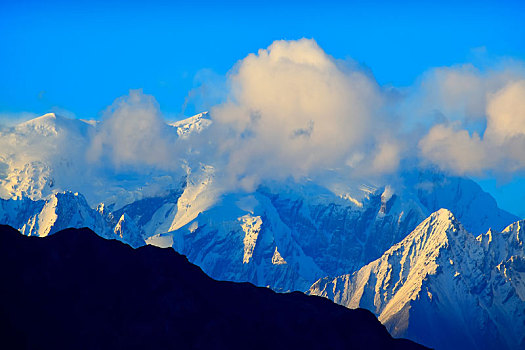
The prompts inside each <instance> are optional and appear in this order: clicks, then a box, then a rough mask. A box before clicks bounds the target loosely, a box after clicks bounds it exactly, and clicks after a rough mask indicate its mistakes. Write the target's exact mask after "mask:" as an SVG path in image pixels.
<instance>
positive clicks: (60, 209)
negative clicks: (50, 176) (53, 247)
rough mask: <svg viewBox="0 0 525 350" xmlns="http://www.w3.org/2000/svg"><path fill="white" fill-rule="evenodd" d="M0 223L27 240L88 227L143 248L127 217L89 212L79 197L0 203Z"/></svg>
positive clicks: (139, 233)
mask: <svg viewBox="0 0 525 350" xmlns="http://www.w3.org/2000/svg"><path fill="white" fill-rule="evenodd" d="M0 222H1V223H2V224H5V225H10V226H12V227H15V228H17V229H18V230H19V231H20V232H21V233H22V234H24V235H27V236H38V237H45V236H48V235H52V234H54V233H56V232H58V231H60V230H63V229H65V228H81V227H88V228H90V229H92V230H94V231H96V232H97V233H98V234H99V235H100V236H102V237H104V238H114V239H118V240H121V241H123V242H125V243H128V244H129V245H131V246H132V247H139V246H141V245H144V239H143V238H142V231H141V230H140V229H139V228H138V227H137V226H136V225H135V223H134V222H133V221H132V220H130V219H129V217H128V216H127V215H126V214H122V216H120V217H119V218H118V219H115V217H114V216H113V214H112V213H110V212H107V211H105V210H104V207H103V206H102V205H101V206H99V207H98V208H96V209H92V208H91V207H90V206H89V205H88V203H87V201H86V199H85V198H84V196H82V195H81V194H79V193H72V192H59V193H55V194H53V195H50V196H48V197H47V198H46V199H40V200H36V201H34V200H31V199H29V198H23V199H20V200H17V199H8V200H3V199H0Z"/></svg>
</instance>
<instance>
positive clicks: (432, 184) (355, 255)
mask: <svg viewBox="0 0 525 350" xmlns="http://www.w3.org/2000/svg"><path fill="white" fill-rule="evenodd" d="M211 123H212V121H211V119H210V117H209V116H208V114H207V113H203V114H199V115H196V116H194V117H191V118H189V119H186V120H183V121H180V122H177V123H174V124H172V125H170V126H168V127H169V128H173V130H175V131H176V132H174V133H173V137H175V138H177V137H179V138H189V137H191V135H193V134H195V133H200V132H202V131H203V130H205V128H206V127H208V126H209V125H210V124H211ZM97 127H98V126H97V123H94V122H88V121H81V120H70V119H67V118H63V117H59V116H56V115H54V114H48V115H45V116H43V117H40V118H37V119H34V120H32V121H29V122H26V123H23V124H20V125H19V126H16V127H14V128H10V129H7V130H4V131H2V137H1V138H0V140H2V142H3V143H6V144H8V145H10V146H9V147H6V148H2V149H1V151H0V156H1V157H2V159H0V161H2V162H3V163H2V164H3V165H2V167H0V169H4V171H3V176H2V177H1V178H0V188H2V191H3V192H2V193H3V195H2V197H3V198H5V200H4V201H2V208H3V209H2V212H0V215H3V216H4V217H6V218H9V220H8V219H5V220H4V221H3V222H2V223H5V224H10V225H12V226H14V227H16V228H18V229H19V230H21V232H23V233H25V234H29V235H40V236H43V235H47V234H50V233H53V232H56V230H59V229H63V228H66V227H82V226H87V227H90V228H92V229H93V230H94V231H95V232H99V234H101V235H103V236H106V237H110V236H111V237H113V236H115V237H117V238H118V239H121V240H122V241H124V242H128V243H129V244H131V245H132V246H139V245H141V244H144V240H146V241H147V242H148V243H149V244H154V245H159V246H172V247H173V248H175V249H176V250H177V251H179V252H181V253H183V254H185V255H187V256H188V258H189V259H190V261H192V262H193V263H196V264H197V265H199V266H201V267H202V268H203V270H204V271H205V272H206V273H208V274H209V275H211V276H212V277H214V278H216V279H221V280H234V281H248V282H252V283H254V284H256V285H260V286H270V287H272V288H274V289H276V290H306V289H308V288H309V286H310V285H311V284H312V283H314V282H315V281H316V280H317V279H319V278H321V277H325V276H337V275H341V274H344V273H348V272H352V271H355V270H357V269H359V268H360V267H362V266H363V265H365V264H367V263H369V262H371V261H373V260H374V259H377V258H378V257H380V256H381V254H382V253H383V252H384V251H385V250H386V249H388V248H389V247H390V246H392V244H395V243H397V242H399V241H401V240H402V239H403V238H404V237H405V235H406V233H407V232H410V231H411V230H413V229H414V228H415V227H416V226H417V225H418V224H419V223H420V222H421V221H422V220H424V219H425V218H426V217H427V216H428V215H429V214H430V213H432V212H433V211H435V210H437V209H439V208H441V207H444V208H448V209H450V210H451V211H452V212H454V213H457V214H456V215H457V217H458V218H459V219H460V220H461V221H462V222H464V223H465V226H466V227H467V229H468V230H469V231H471V232H474V233H476V234H478V233H481V232H485V231H486V230H487V229H488V228H490V227H492V228H493V229H495V230H501V229H503V227H505V226H506V225H508V224H510V223H511V222H514V221H516V220H518V218H517V217H515V216H513V215H511V214H509V213H507V212H505V211H503V210H501V209H499V208H498V207H497V205H496V202H495V201H494V199H493V198H492V197H491V196H490V195H488V194H487V193H485V192H483V191H482V190H481V188H480V187H479V186H478V185H477V184H475V183H474V182H473V181H471V180H468V179H462V178H457V177H448V176H445V175H443V174H440V173H438V172H434V171H422V172H414V173H407V174H402V179H401V180H402V181H401V183H402V185H399V184H397V185H396V186H391V185H389V184H382V185H373V184H362V183H359V182H356V183H352V184H349V183H348V182H346V181H345V180H341V179H335V180H334V179H332V178H330V177H329V176H327V177H326V179H329V180H328V181H326V183H323V184H318V183H315V182H313V181H311V180H305V181H302V182H301V181H292V180H288V181H284V182H280V183H277V182H272V183H265V184H264V185H262V186H260V187H259V188H258V189H257V190H256V191H254V192H252V193H244V192H241V193H224V192H222V191H221V189H220V187H219V186H217V185H216V181H215V169H214V168H213V167H212V166H210V165H204V164H199V165H198V166H194V167H193V168H190V167H189V165H188V164H183V166H182V168H184V174H178V173H175V174H173V173H162V172H157V173H155V172H138V173H137V172H135V173H129V174H124V175H125V176H122V174H115V173H114V172H111V171H107V169H104V168H97V167H95V166H92V165H91V164H89V163H88V164H87V165H86V164H80V165H79V164H78V163H79V162H80V161H81V160H82V159H85V157H84V158H82V150H84V151H85V149H89V147H87V146H86V145H87V144H88V143H89V138H90V134H91V133H93V132H95V131H96V128H97ZM64 138H68V139H71V138H72V139H74V140H75V142H74V145H76V146H75V147H78V149H73V150H71V152H65V153H64V152H58V151H57V150H58V148H59V147H60V145H61V142H62V141H61V140H63V139H64ZM28 143H36V144H37V145H40V144H42V147H41V148H42V150H43V151H42V154H39V155H38V157H37V156H36V155H31V154H23V152H21V151H20V150H22V151H23V150H26V149H31V150H33V149H34V147H33V148H28V147H26V146H27V144H28ZM44 146H45V147H44ZM46 147H47V148H46ZM39 148H40V147H38V149H39ZM73 148H74V147H73ZM57 154H58V155H60V157H58V158H59V159H58V160H57V159H56V158H57ZM68 190H73V191H75V192H80V193H82V195H81V194H79V195H77V196H74V195H72V194H71V193H69V192H68ZM64 191H65V192H64ZM83 195H84V196H85V198H86V199H84V196H83ZM15 198H16V199H21V200H19V201H16V204H13V199H15ZM28 198H30V199H33V200H32V201H30V200H28ZM57 198H60V199H57ZM80 198H82V200H80ZM55 202H56V204H53V203H55ZM99 203H100V204H99ZM13 207H17V208H18V209H16V210H15V211H17V213H18V214H16V215H15V214H13V209H12V208H13ZM63 207H64V208H68V209H61V208H63ZM13 217H16V220H15V219H14V218H13Z"/></svg>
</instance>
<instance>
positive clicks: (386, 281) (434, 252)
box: [309, 209, 525, 349]
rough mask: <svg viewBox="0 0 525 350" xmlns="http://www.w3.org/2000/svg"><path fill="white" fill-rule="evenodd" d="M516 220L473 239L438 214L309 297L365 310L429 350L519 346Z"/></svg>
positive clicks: (522, 324) (522, 314)
mask: <svg viewBox="0 0 525 350" xmlns="http://www.w3.org/2000/svg"><path fill="white" fill-rule="evenodd" d="M522 225H523V222H517V223H515V224H512V225H511V226H509V227H508V228H507V229H505V230H504V231H503V232H502V233H494V232H492V231H489V232H488V233H486V234H483V235H480V236H478V237H477V238H475V237H474V236H473V235H471V234H470V233H468V232H467V231H466V230H465V229H464V228H463V226H462V225H461V224H460V223H459V222H458V221H457V220H456V219H455V218H454V216H453V214H452V213H451V212H450V211H448V210H445V209H441V210H439V211H437V212H435V213H433V214H432V215H431V216H430V217H429V218H427V219H426V220H425V221H423V222H422V223H421V224H420V225H419V226H418V227H417V228H416V229H415V230H414V231H413V232H411V233H410V234H409V235H408V236H407V237H406V238H405V239H403V240H402V241H401V242H400V243H398V244H395V245H394V246H392V247H391V248H390V249H388V250H387V251H386V252H385V253H384V254H383V255H382V256H381V258H379V259H377V260H375V261H373V262H372V263H370V264H368V265H366V266H364V267H362V268H361V269H359V270H358V271H356V272H354V273H353V274H348V275H343V276H340V277H337V278H335V279H334V278H323V279H321V280H319V281H317V282H316V283H314V284H313V285H312V286H311V288H310V290H309V293H310V294H313V295H320V296H324V297H327V298H330V299H332V300H334V301H335V302H336V303H339V304H342V305H344V306H347V307H349V308H357V307H362V308H366V309H369V310H371V311H372V312H374V313H375V314H376V315H377V316H378V317H379V320H380V321H381V322H382V323H383V324H385V325H386V326H387V328H388V329H389V330H390V332H391V333H392V334H393V335H394V336H405V337H408V338H410V339H413V340H416V341H419V342H421V343H423V344H425V345H427V346H432V347H436V348H437V349H450V348H457V349H459V348H470V349H491V348H495V347H498V348H508V349H515V348H519V347H522V346H523V345H524V344H525V342H524V336H525V298H524V293H525V288H524V283H523V281H524V277H525V275H524V272H525V269H523V266H524V264H523V262H524V261H525V260H524V250H523V244H522V243H521V242H522V240H521V238H522V237H523V233H522V232H523V231H522V228H521V227H522Z"/></svg>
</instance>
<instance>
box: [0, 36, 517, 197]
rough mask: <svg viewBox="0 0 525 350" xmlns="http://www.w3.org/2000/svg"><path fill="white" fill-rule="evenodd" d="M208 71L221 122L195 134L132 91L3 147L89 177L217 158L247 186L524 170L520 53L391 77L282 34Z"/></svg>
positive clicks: (169, 170) (222, 174) (223, 177)
mask: <svg viewBox="0 0 525 350" xmlns="http://www.w3.org/2000/svg"><path fill="white" fill-rule="evenodd" d="M206 76H208V77H212V79H209V80H208V81H207V80H206V78H205V77H206ZM199 79H201V80H203V86H201V88H197V89H194V90H192V92H191V93H190V96H189V99H197V100H199V101H200V103H203V101H213V105H212V106H210V108H209V111H210V116H211V119H212V121H213V123H212V124H211V125H210V126H208V127H207V128H206V130H203V131H202V132H200V133H194V134H192V135H191V137H185V138H179V137H177V132H176V129H175V128H174V127H172V126H169V125H168V124H167V123H166V120H165V118H164V116H163V115H162V113H161V110H160V107H159V106H158V104H157V102H156V101H155V98H154V97H153V96H149V95H146V94H144V93H143V92H142V91H141V90H132V91H130V93H129V95H126V96H123V97H120V98H118V99H116V100H115V102H114V103H113V104H112V105H111V106H109V107H108V109H107V110H106V111H104V112H103V114H102V119H101V120H100V121H98V122H97V123H96V125H92V127H90V128H87V129H89V130H88V131H82V130H80V129H78V128H77V127H75V128H77V129H78V130H77V131H76V132H75V133H74V135H76V136H74V137H72V138H71V137H69V136H68V137H59V136H56V135H55V136H54V137H47V136H46V137H44V138H37V137H33V138H30V139H28V140H26V141H24V140H23V139H22V138H20V137H18V136H17V135H16V133H10V132H4V133H3V134H2V135H3V136H2V139H1V140H0V146H1V147H2V149H3V150H4V152H3V153H2V154H0V157H3V158H2V159H4V161H5V164H7V163H9V162H8V161H7V160H6V159H7V158H9V157H11V158H13V157H12V155H13V154H15V153H18V154H25V155H26V156H27V157H29V158H31V159H32V160H46V159H47V160H49V161H50V162H52V163H53V164H54V165H53V167H55V166H61V167H62V168H61V169H63V173H67V174H69V175H70V174H72V173H74V172H75V171H76V173H77V174H79V175H78V176H77V177H83V178H85V181H84V182H85V183H89V182H90V181H91V180H90V178H89V174H91V175H92V177H93V178H96V177H100V176H101V174H105V173H107V172H108V171H109V172H110V173H111V174H112V175H114V174H119V173H124V174H128V175H129V174H130V173H139V174H143V175H144V174H146V175H147V176H150V177H151V176H153V175H152V174H156V175H155V176H157V175H159V174H169V175H170V176H172V177H171V178H173V179H174V178H177V177H178V176H182V175H183V174H184V172H185V171H188V169H198V168H199V167H201V166H202V165H212V166H214V168H215V172H216V178H217V181H218V182H220V185H221V186H222V187H223V188H224V189H225V190H237V189H239V188H242V189H244V190H248V191H250V190H253V189H254V188H256V186H258V185H259V184H260V183H262V182H264V181H266V180H282V179H286V178H294V179H296V180H299V179H305V178H307V179H310V178H313V179H315V178H317V179H320V178H323V177H324V176H326V174H327V173H337V174H338V175H337V176H338V178H340V179H346V180H352V179H381V178H382V177H384V176H392V175H393V176H395V174H396V173H398V172H400V171H404V170H406V169H404V167H405V166H406V164H410V166H411V167H413V166H416V167H417V166H422V167H426V166H434V167H439V168H440V169H442V170H444V171H447V172H450V173H452V174H459V175H478V176H479V175H491V176H493V175H494V174H496V175H503V176H512V175H513V174H518V175H519V174H523V172H524V170H525V153H523V152H522V150H523V149H525V69H524V66H523V64H522V63H521V62H516V61H510V60H502V61H499V62H497V63H496V64H495V65H494V66H492V67H483V68H479V67H475V66H474V65H472V64H463V65H457V66H452V67H438V68H434V69H431V70H429V71H427V72H424V73H423V74H422V75H421V77H420V79H418V80H417V81H416V82H415V83H414V84H413V85H412V86H410V87H399V88H398V87H392V86H389V87H384V86H380V85H379V84H378V83H377V81H376V80H375V78H374V77H373V75H372V74H371V73H370V71H369V70H367V69H364V68H362V67H361V66H360V65H359V64H357V63H356V62H353V61H350V60H345V61H342V60H337V59H335V58H333V57H331V56H330V55H328V54H327V53H325V52H324V51H323V49H322V48H320V47H319V46H318V45H317V43H316V42H315V41H314V40H309V39H301V40H296V41H285V40H280V41H275V42H274V43H272V44H271V45H270V46H269V47H268V48H266V49H261V50H259V51H258V52H257V53H254V54H250V55H248V56H247V57H245V58H244V59H242V60H240V61H239V62H237V64H236V65H235V66H234V67H233V68H232V70H231V71H230V72H229V73H228V74H227V76H226V77H224V78H220V77H217V76H216V75H214V74H212V73H210V72H208V73H206V74H203V76H201V77H200V78H199ZM210 91H212V92H213V93H211V96H201V97H199V94H202V95H206V94H210ZM218 100H220V102H217V101H218ZM11 129H12V128H11ZM15 129H16V128H15ZM13 130H14V129H13ZM50 130H51V129H50ZM8 151H9V152H8ZM9 154H11V155H9ZM6 157H7V158H6ZM27 157H26V158H27ZM11 158H10V159H11ZM22 158H23V157H22ZM2 159H0V161H2ZM13 159H14V158H13ZM11 163H12V162H11ZM57 164H58V165H57ZM86 164H87V165H86ZM401 164H402V165H401ZM4 168H5V166H4ZM75 169H76V170H75ZM69 175H68V176H69ZM126 179H129V177H127V178H126Z"/></svg>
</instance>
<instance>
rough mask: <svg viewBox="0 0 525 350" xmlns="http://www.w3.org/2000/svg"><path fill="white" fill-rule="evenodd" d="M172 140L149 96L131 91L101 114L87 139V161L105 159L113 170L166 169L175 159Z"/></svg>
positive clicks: (173, 141)
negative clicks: (98, 122) (99, 120)
mask: <svg viewBox="0 0 525 350" xmlns="http://www.w3.org/2000/svg"><path fill="white" fill-rule="evenodd" d="M175 141H176V140H175V138H174V135H173V133H170V130H169V127H168V126H167V125H166V123H165V121H164V119H163V117H162V115H161V113H160V110H159V107H158V105H157V102H156V101H155V99H154V98H153V96H149V95H145V94H143V93H142V91H141V90H131V91H130V93H129V95H127V96H123V97H120V98H118V99H116V100H115V102H113V104H112V105H111V106H110V107H108V109H107V110H106V111H105V112H104V115H103V119H102V121H101V123H100V124H99V125H97V128H96V132H95V133H94V135H93V137H92V139H91V146H90V148H89V150H88V160H90V161H91V162H94V161H103V162H105V161H108V160H109V161H110V162H111V163H112V164H113V165H114V166H116V167H127V166H131V167H141V166H144V165H147V166H155V167H159V168H164V169H169V168H172V167H173V163H174V159H176V156H177V152H176V147H175Z"/></svg>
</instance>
